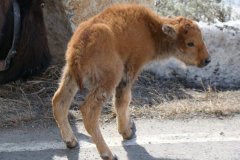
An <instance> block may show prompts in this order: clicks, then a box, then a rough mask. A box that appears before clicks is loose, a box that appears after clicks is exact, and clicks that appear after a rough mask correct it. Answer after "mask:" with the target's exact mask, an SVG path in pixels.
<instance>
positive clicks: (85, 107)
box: [80, 79, 117, 160]
mask: <svg viewBox="0 0 240 160" xmlns="http://www.w3.org/2000/svg"><path fill="white" fill-rule="evenodd" d="M114 87H115V81H113V79H109V80H105V81H104V82H103V83H98V84H97V86H96V87H93V88H92V89H91V90H90V92H89V95H88V96H87V97H86V99H85V101H84V103H83V104H82V105H81V106H80V110H81V113H82V116H83V122H84V126H85V128H86V130H87V132H88V133H89V134H90V135H91V137H92V139H93V142H94V143H95V144H96V147H97V149H98V152H99V154H100V156H101V158H102V159H103V160H117V157H116V156H115V155H113V154H112V152H111V151H110V149H109V147H108V146H107V144H106V142H105V141H104V138H103V136H102V133H101V131H100V128H99V123H98V122H99V117H100V114H101V110H102V105H103V104H104V102H106V101H107V98H108V97H109V96H110V95H111V93H112V91H113V89H114Z"/></svg>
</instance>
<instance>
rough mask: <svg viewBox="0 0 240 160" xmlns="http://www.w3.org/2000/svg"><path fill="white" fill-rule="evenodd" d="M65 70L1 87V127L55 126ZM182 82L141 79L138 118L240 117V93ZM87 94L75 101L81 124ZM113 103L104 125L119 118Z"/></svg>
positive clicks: (136, 105) (135, 94)
mask: <svg viewBox="0 0 240 160" xmlns="http://www.w3.org/2000/svg"><path fill="white" fill-rule="evenodd" d="M60 75H61V66H52V67H50V68H49V69H48V70H47V71H46V72H45V73H44V74H43V75H41V76H39V77H33V78H31V79H28V80H27V81H17V82H14V83H10V84H7V85H2V86H0V117H1V119H0V127H6V126H14V125H19V124H25V122H31V125H38V124H44V125H48V124H52V122H53V116H52V112H51V97H52V96H53V94H54V92H55V91H56V89H57V84H58V79H59V77H60ZM185 83H186V82H185V81H184V80H181V79H178V78H176V79H164V78H159V77H157V76H155V75H154V74H152V73H150V72H146V71H145V72H144V73H143V74H141V76H139V79H138V80H137V81H136V83H135V85H134V87H133V100H132V103H131V111H132V115H133V116H134V117H135V118H160V119H165V118H167V119H169V118H170V119H172V118H186V117H187V118H189V117H193V116H214V117H216V116H217V117H223V116H232V115H234V114H239V113H240V104H239V102H240V91H239V90H238V91H221V92H220V91H212V90H210V89H209V88H208V89H192V88H188V87H186V85H185ZM85 95H86V91H82V92H81V93H78V94H77V96H76V97H75V100H74V102H73V105H72V107H71V110H70V113H71V115H72V116H73V117H76V118H77V120H81V116H80V113H79V110H78V108H79V104H80V103H81V102H82V101H83V100H84V96H85ZM112 108H113V107H112V104H111V100H110V101H109V102H108V103H107V104H106V105H105V106H104V109H103V117H102V121H105V122H109V121H111V120H113V119H114V118H115V114H114V112H113V109H112Z"/></svg>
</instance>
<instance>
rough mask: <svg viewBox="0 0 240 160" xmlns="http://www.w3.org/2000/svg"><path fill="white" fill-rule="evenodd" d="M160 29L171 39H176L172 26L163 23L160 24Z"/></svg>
mask: <svg viewBox="0 0 240 160" xmlns="http://www.w3.org/2000/svg"><path fill="white" fill-rule="evenodd" d="M162 31H163V33H165V34H166V35H168V36H170V37H171V38H172V39H177V31H176V29H175V27H174V26H172V25H169V24H164V25H163V26H162Z"/></svg>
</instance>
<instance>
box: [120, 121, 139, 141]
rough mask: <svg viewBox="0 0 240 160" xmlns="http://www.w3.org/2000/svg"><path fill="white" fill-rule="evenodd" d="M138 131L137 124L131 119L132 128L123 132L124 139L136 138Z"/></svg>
mask: <svg viewBox="0 0 240 160" xmlns="http://www.w3.org/2000/svg"><path fill="white" fill-rule="evenodd" d="M136 131H137V129H136V125H135V123H134V121H133V120H131V127H130V130H129V131H128V132H126V133H123V134H122V136H123V139H124V140H130V139H133V138H136Z"/></svg>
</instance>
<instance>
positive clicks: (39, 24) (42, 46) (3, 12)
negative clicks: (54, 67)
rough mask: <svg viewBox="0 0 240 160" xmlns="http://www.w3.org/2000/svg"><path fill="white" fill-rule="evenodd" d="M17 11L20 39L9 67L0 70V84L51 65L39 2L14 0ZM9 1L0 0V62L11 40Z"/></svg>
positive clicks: (36, 0) (11, 15)
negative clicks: (17, 6)
mask: <svg viewBox="0 0 240 160" xmlns="http://www.w3.org/2000/svg"><path fill="white" fill-rule="evenodd" d="M17 2H18V4H19V8H20V15H21V19H20V20H21V24H20V35H19V36H20V37H19V41H18V44H17V48H16V51H17V53H16V55H15V56H14V57H13V58H12V59H11V63H10V67H9V68H8V69H7V70H5V71H0V84H5V83H8V82H10V81H15V80H17V79H19V78H23V79H25V78H28V77H29V76H33V75H37V74H40V73H42V72H43V71H44V70H45V69H46V68H47V67H48V66H49V64H50V61H51V55H50V52H49V47H48V40H47V35H46V29H45V25H44V20H43V11H42V7H43V4H44V2H43V1H42V0H17ZM13 28H14V13H13V1H12V0H0V61H2V60H4V59H5V58H6V56H7V54H8V52H9V50H10V48H11V45H12V40H13Z"/></svg>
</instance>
